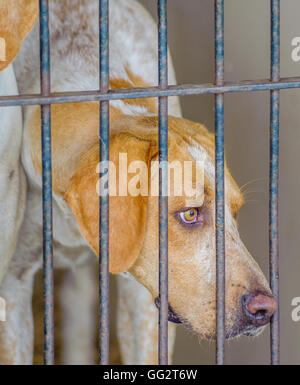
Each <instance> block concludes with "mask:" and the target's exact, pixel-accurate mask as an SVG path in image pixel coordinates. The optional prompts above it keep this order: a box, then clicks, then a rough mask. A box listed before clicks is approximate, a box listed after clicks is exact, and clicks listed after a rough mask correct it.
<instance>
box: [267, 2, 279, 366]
mask: <svg viewBox="0 0 300 385" xmlns="http://www.w3.org/2000/svg"><path fill="white" fill-rule="evenodd" d="M279 80H280V0H271V81H273V82H278V81H279ZM270 98H271V111H270V197H269V252H270V283H271V289H272V292H273V295H274V297H275V299H276V301H277V304H278V310H277V312H276V313H275V314H274V315H273V317H272V319H271V364H272V365H279V363H280V333H279V332H280V328H279V326H280V325H279V318H280V313H279V247H278V177H279V91H278V90H276V91H271V96H270Z"/></svg>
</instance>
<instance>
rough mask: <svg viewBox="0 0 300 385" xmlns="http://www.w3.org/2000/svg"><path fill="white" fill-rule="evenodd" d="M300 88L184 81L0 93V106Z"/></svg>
mask: <svg viewBox="0 0 300 385" xmlns="http://www.w3.org/2000/svg"><path fill="white" fill-rule="evenodd" d="M295 88H300V77H291V78H282V79H281V80H280V81H278V82H271V81H270V79H262V80H252V81H249V80H242V81H240V82H224V85H223V86H217V85H215V84H213V83H205V84H184V85H176V86H172V85H171V86H168V87H167V88H166V89H161V88H159V87H136V88H131V89H126V90H125V89H114V90H109V91H108V92H107V93H101V92H99V91H81V92H57V93H51V94H50V95H49V96H43V95H40V94H32V95H13V96H1V97H0V107H9V106H26V105H44V104H50V103H51V104H61V103H74V102H92V101H94V102H99V101H105V100H122V99H136V98H149V97H162V96H187V95H203V94H219V93H232V92H253V91H270V90H283V89H295Z"/></svg>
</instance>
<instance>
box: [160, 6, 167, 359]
mask: <svg viewBox="0 0 300 385" xmlns="http://www.w3.org/2000/svg"><path fill="white" fill-rule="evenodd" d="M167 31H168V29H167V0H158V78H159V88H160V89H166V88H167V86H168V39H167ZM158 105H159V112H158V116H159V133H158V136H159V164H160V167H159V299H160V306H159V343H158V362H159V365H167V364H168V165H167V161H168V98H167V96H161V97H159V99H158Z"/></svg>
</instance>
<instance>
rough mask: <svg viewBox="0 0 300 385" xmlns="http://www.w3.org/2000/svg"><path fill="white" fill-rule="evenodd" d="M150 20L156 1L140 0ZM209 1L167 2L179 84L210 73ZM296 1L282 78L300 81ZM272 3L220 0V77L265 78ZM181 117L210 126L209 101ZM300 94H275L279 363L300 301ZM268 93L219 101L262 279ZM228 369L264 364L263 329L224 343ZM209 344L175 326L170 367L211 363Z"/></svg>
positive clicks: (201, 100) (284, 28)
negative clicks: (295, 300) (242, 187)
mask: <svg viewBox="0 0 300 385" xmlns="http://www.w3.org/2000/svg"><path fill="white" fill-rule="evenodd" d="M140 1H141V3H143V4H144V5H145V6H146V8H147V9H149V10H150V12H151V13H152V14H153V15H154V16H155V17H156V8H155V6H156V1H154V0H140ZM213 5H214V1H212V0H210V1H209V0H203V1H199V0H185V1H183V0H169V6H168V15H169V45H170V48H171V52H172V55H173V60H174V64H175V69H176V73H177V79H178V82H179V83H206V82H211V81H213V74H214V24H213V21H214V9H213ZM299 14H300V2H299V1H298V0H287V1H282V2H281V76H282V77H287V76H300V62H298V63H294V62H293V61H292V59H291V51H292V46H291V40H292V38H293V37H295V36H300V24H299ZM269 44H270V1H269V0H226V1H225V70H226V80H248V79H263V78H268V77H269V68H270V65H269V61H270V60H269V55H270V48H269ZM181 101H182V107H183V115H184V117H186V118H189V119H192V120H195V121H199V122H202V123H204V124H206V125H207V126H208V127H209V128H210V129H211V130H213V128H214V97H213V96H207V95H204V96H192V97H190V96H189V97H184V98H182V100H181ZM299 106H300V90H292V91H281V116H280V123H281V130H280V213H279V215H280V257H281V263H280V277H281V281H280V283H281V301H280V302H281V359H282V363H283V364H299V363H300V322H299V323H296V322H293V321H292V319H291V311H292V309H293V308H292V306H291V301H292V298H294V297H299V296H300V279H299V276H300V255H299V249H300V236H299V227H300V220H299V216H300V205H299V191H300V176H299V168H300V153H299V144H300V115H299V114H298V110H299ZM268 140H269V93H268V92H255V93H236V94H227V95H226V96H225V146H226V154H227V160H228V163H229V166H230V169H231V171H232V174H233V175H234V177H235V178H236V180H237V181H238V183H239V184H240V185H243V184H244V183H247V182H249V181H251V180H257V179H259V180H257V181H255V182H254V183H251V184H249V186H247V188H246V191H248V193H247V201H248V202H247V203H246V205H245V206H244V207H243V208H242V210H241V213H240V216H239V223H240V232H241V235H242V238H243V240H244V242H245V244H246V245H247V247H248V249H249V250H250V252H251V253H252V255H253V256H255V258H256V259H257V261H258V262H259V264H260V265H261V267H262V268H263V270H264V272H265V273H266V274H268V173H269V171H268V170H269V160H268V157H269V142H268ZM226 352H227V363H228V364H268V363H269V362H270V358H269V329H268V330H266V331H265V332H264V334H263V335H262V336H259V337H257V338H255V339H249V338H248V337H241V338H240V339H238V340H236V341H233V342H230V343H227V344H226ZM214 355H215V344H214V343H212V342H205V341H199V340H198V338H197V337H195V336H193V335H191V334H190V333H188V332H187V331H185V330H184V329H183V328H182V327H179V328H178V337H177V341H176V347H175V356H174V363H175V364H212V363H214Z"/></svg>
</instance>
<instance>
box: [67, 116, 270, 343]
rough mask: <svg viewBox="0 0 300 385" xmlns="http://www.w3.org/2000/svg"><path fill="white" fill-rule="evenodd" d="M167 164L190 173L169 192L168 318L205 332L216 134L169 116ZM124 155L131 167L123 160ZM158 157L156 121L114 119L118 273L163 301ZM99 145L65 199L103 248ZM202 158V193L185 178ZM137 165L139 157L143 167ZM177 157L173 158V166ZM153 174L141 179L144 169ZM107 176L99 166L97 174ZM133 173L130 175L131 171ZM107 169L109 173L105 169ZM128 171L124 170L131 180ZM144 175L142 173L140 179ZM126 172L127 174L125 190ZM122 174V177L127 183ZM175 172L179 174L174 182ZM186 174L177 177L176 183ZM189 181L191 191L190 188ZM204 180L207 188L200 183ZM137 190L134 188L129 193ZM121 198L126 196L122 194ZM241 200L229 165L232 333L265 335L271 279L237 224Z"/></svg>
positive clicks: (114, 260) (210, 302)
mask: <svg viewBox="0 0 300 385" xmlns="http://www.w3.org/2000/svg"><path fill="white" fill-rule="evenodd" d="M168 149H169V162H170V163H171V164H173V166H174V165H176V164H177V166H178V169H177V171H178V170H180V169H181V170H184V172H183V175H182V178H181V179H180V175H179V176H178V175H177V176H176V172H175V171H174V170H171V169H170V181H169V182H170V183H169V185H170V186H173V188H171V189H170V195H169V208H168V210H169V217H168V221H169V226H168V230H169V240H168V249H169V320H170V321H174V322H182V323H183V324H185V325H186V326H187V327H189V328H190V329H192V330H193V331H194V332H196V333H197V334H198V335H200V336H202V337H204V338H214V337H215V334H216V333H215V331H216V327H215V325H216V296H215V292H216V258H215V254H216V250H215V193H214V191H215V174H214V138H213V136H212V134H210V133H209V132H208V131H207V130H206V128H205V127H203V126H202V125H200V124H196V123H192V122H190V121H187V120H184V119H180V118H173V117H169V142H168ZM120 154H122V156H124V154H126V162H127V166H126V167H127V168H126V167H125V168H124V164H121V160H122V158H121V157H120ZM157 158H158V142H157V119H156V118H154V117H153V118H152V117H150V118H149V117H126V118H123V119H121V120H119V121H115V122H114V123H113V125H112V127H111V139H110V159H111V162H112V163H111V165H110V172H111V175H110V182H111V184H114V187H112V189H111V191H110V193H112V195H117V196H111V197H110V218H109V220H110V232H109V237H110V238H109V242H110V245H109V250H110V261H109V264H110V271H111V272H112V273H121V272H123V271H126V270H129V271H130V273H131V274H132V275H133V276H134V277H135V278H136V279H137V280H138V281H139V282H141V283H142V284H143V285H144V286H145V287H147V288H148V290H149V291H150V292H151V293H152V295H153V300H154V301H155V302H156V304H157V306H159V299H158V254H159V253H158V245H159V231H158V218H159V215H158V197H157V194H155V191H156V192H157V183H158V170H157V169H156V168H155V167H152V172H150V170H151V165H153V164H154V163H153V162H154V161H155V160H157ZM98 161H99V152H98V144H97V145H95V146H94V147H92V148H91V149H90V150H89V151H88V152H86V153H85V154H84V156H83V157H82V158H81V160H80V162H79V164H78V167H77V169H76V172H75V173H74V175H73V177H72V179H71V181H70V185H69V188H68V190H67V193H66V195H65V199H66V200H67V202H68V203H69V205H70V207H71V209H72V211H73V213H74V214H75V217H76V219H77V223H78V224H79V227H80V230H81V232H82V234H83V235H84V237H85V238H86V240H87V241H88V242H89V244H90V245H91V246H92V248H93V249H94V251H95V252H96V253H98V251H99V249H98V240H99V237H98V232H99V225H98V223H99V217H98V200H99V195H98V194H97V192H96V187H97V183H98V179H99V174H97V173H96V166H97V164H98ZM195 161H198V162H199V163H198V166H197V167H198V168H199V167H200V174H201V173H202V178H200V180H202V183H200V184H198V182H197V178H196V175H197V172H196V169H197V167H196V168H195V169H194V172H191V173H190V174H189V175H190V176H191V178H192V179H191V180H192V182H191V186H192V187H193V188H194V189H195V188H196V187H197V188H202V192H203V193H202V194H201V193H200V194H195V195H194V196H193V195H192V194H190V193H188V192H187V190H188V189H187V188H186V186H183V188H182V192H181V193H178V191H180V189H179V190H177V191H176V192H175V190H176V187H178V180H179V181H180V184H181V183H183V184H184V182H183V181H184V180H185V179H184V175H188V172H187V171H186V169H185V168H184V167H185V163H187V164H189V163H188V162H194V163H195ZM137 162H138V163H137ZM174 162H175V163H174ZM142 169H144V170H146V171H147V170H148V174H147V178H146V179H145V178H144V179H143V180H142V179H141V178H140V176H141V174H142V173H141V170H142ZM99 171H100V172H104V170H103V169H102V170H99V168H98V172H99ZM127 171H128V174H127ZM104 175H105V173H104ZM125 175H126V176H125ZM137 176H139V177H137ZM124 177H125V178H127V181H126V182H125V186H126V187H125V189H124ZM122 178H123V180H121V179H122ZM176 178H177V179H176ZM178 178H179V179H178ZM191 186H189V187H191ZM199 186H200V187H199ZM129 190H130V191H129ZM120 195H122V196H120ZM242 204H243V197H242V194H241V192H240V190H239V188H238V186H237V185H236V183H235V182H234V180H233V178H232V177H231V175H230V173H229V171H228V169H227V167H225V241H226V335H227V337H228V338H230V337H234V336H237V335H240V334H243V333H244V334H248V335H254V334H257V333H258V332H259V331H260V330H261V329H262V327H263V326H264V325H266V324H267V323H268V322H269V320H270V317H271V316H272V314H273V313H274V312H275V310H276V302H275V300H274V299H273V297H272V294H271V292H270V289H269V286H268V283H267V281H266V278H265V277H264V275H263V273H262V272H261V270H260V268H259V266H258V265H257V263H256V262H255V261H254V259H253V258H252V257H251V255H250V254H249V252H248V251H247V249H246V247H245V246H244V244H243V242H242V241H241V239H240V237H239V233H238V229H237V222H236V217H237V214H238V211H239V209H240V207H241V206H242Z"/></svg>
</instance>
